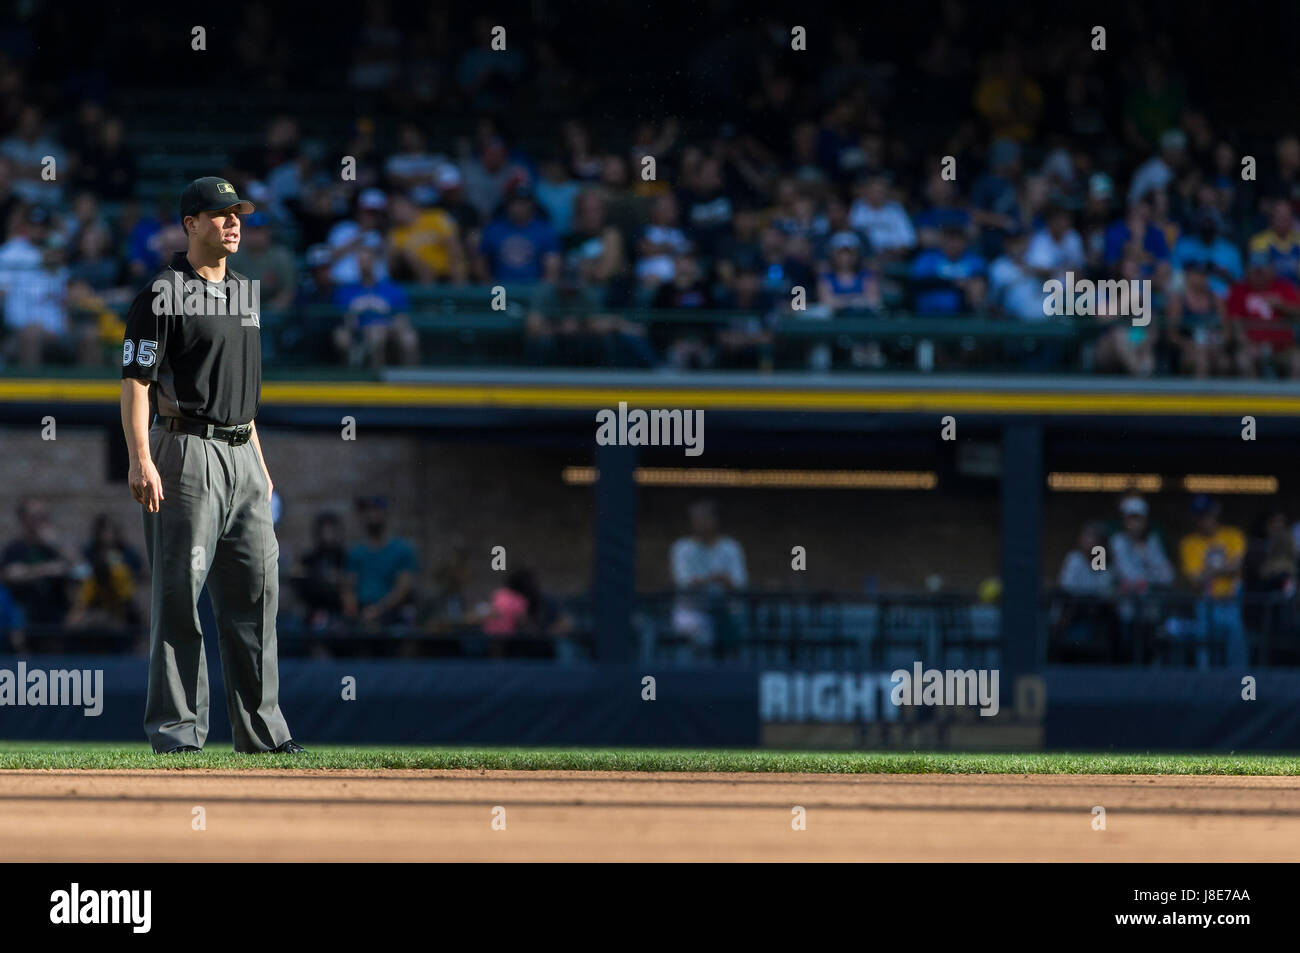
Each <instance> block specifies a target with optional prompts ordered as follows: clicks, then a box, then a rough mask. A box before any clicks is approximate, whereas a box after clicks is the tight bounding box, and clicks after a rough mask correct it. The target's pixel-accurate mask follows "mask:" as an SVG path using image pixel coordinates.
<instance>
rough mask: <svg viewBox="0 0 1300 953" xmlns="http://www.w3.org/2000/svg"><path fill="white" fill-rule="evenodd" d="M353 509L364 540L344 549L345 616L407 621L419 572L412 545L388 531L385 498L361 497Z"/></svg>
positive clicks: (382, 622)
mask: <svg viewBox="0 0 1300 953" xmlns="http://www.w3.org/2000/svg"><path fill="white" fill-rule="evenodd" d="M356 510H357V518H358V519H359V520H360V522H361V528H362V531H363V532H364V534H365V541H364V542H360V543H357V544H356V545H355V546H353V547H352V548H351V549H350V550H349V551H348V559H347V572H346V573H345V574H344V577H343V593H342V600H341V601H342V604H343V615H344V617H345V618H347V619H351V620H355V621H359V622H361V623H362V624H365V625H393V624H396V623H401V622H409V621H410V620H411V618H412V617H413V615H414V597H415V578H416V574H417V573H418V571H419V560H418V559H417V558H416V555H415V547H414V546H412V545H411V543H410V542H409V541H408V540H406V539H403V538H401V537H396V536H390V535H389V532H388V500H387V499H386V498H385V497H383V496H365V497H361V498H359V499H358V500H357V504H356Z"/></svg>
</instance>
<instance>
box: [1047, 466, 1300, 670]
mask: <svg viewBox="0 0 1300 953" xmlns="http://www.w3.org/2000/svg"><path fill="white" fill-rule="evenodd" d="M1297 579H1300V521H1295V522H1293V521H1292V519H1291V518H1290V517H1288V515H1287V514H1286V512H1285V511H1284V510H1281V509H1279V508H1276V507H1268V508H1265V509H1263V510H1260V511H1258V513H1257V515H1256V517H1255V520H1254V523H1253V524H1252V525H1251V526H1250V528H1249V531H1243V530H1242V529H1240V528H1239V527H1237V526H1234V525H1232V524H1231V523H1229V522H1226V521H1225V520H1224V519H1223V516H1222V506H1221V504H1220V503H1219V502H1218V501H1217V500H1215V499H1213V498H1211V497H1209V496H1207V495H1205V494H1195V495H1194V496H1193V497H1192V498H1191V503H1190V509H1189V513H1188V518H1187V526H1186V531H1185V532H1184V533H1183V534H1181V535H1180V536H1179V538H1178V540H1177V544H1176V545H1175V544H1174V541H1173V539H1172V538H1170V539H1169V540H1168V541H1166V539H1165V537H1164V536H1163V535H1162V534H1161V532H1160V531H1159V529H1157V528H1155V527H1153V526H1152V523H1151V519H1150V507H1149V505H1148V502H1147V500H1146V499H1145V498H1144V497H1143V496H1142V495H1141V494H1139V493H1136V492H1135V493H1129V494H1126V495H1124V496H1123V497H1122V498H1121V499H1120V501H1119V507H1118V512H1117V514H1116V516H1115V518H1114V519H1112V520H1109V521H1103V520H1098V521H1093V522H1089V523H1087V524H1086V525H1085V526H1084V527H1083V529H1082V530H1081V531H1080V533H1079V538H1078V542H1077V544H1076V545H1075V547H1074V548H1073V549H1071V550H1070V551H1069V552H1068V553H1067V554H1066V556H1065V559H1064V561H1063V562H1062V565H1061V569H1060V573H1059V575H1058V578H1057V592H1058V594H1059V595H1060V596H1062V597H1063V598H1061V599H1059V600H1058V601H1057V603H1056V604H1055V605H1054V606H1053V609H1052V612H1053V620H1052V621H1053V638H1054V646H1055V652H1056V655H1057V657H1058V659H1060V660H1075V661H1077V660H1081V659H1088V658H1090V659H1092V660H1094V661H1127V662H1132V663H1149V662H1151V661H1153V660H1157V661H1158V660H1160V658H1161V655H1162V652H1161V651H1160V650H1158V648H1157V643H1158V642H1164V643H1166V645H1167V646H1178V654H1180V655H1183V656H1185V657H1186V658H1185V660H1186V661H1189V662H1192V661H1194V663H1195V664H1196V665H1197V666H1198V667H1200V668H1205V667H1207V666H1208V665H1209V664H1210V663H1211V662H1212V661H1213V662H1216V663H1218V664H1222V663H1224V662H1226V663H1227V664H1230V665H1245V664H1248V663H1250V662H1252V661H1254V662H1260V661H1265V662H1267V661H1280V660H1282V655H1283V654H1285V655H1286V656H1287V657H1286V659H1285V660H1286V661H1288V662H1292V663H1293V662H1294V661H1296V658H1297V656H1296V650H1297V646H1296V639H1295V636H1296V634H1297V632H1300V616H1298V615H1297V611H1296V609H1297V607H1296V591H1297ZM1184 610H1186V611H1184ZM1265 637H1267V638H1268V640H1269V645H1268V646H1267V648H1268V649H1269V653H1268V654H1269V655H1270V658H1269V659H1262V658H1260V655H1261V654H1262V652H1261V651H1260V649H1261V648H1262V647H1264V646H1263V645H1262V643H1263V641H1264V639H1265ZM1166 654H1167V653H1166ZM1166 660H1168V659H1167V658H1166Z"/></svg>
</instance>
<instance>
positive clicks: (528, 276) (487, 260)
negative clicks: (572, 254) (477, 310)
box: [480, 185, 560, 284]
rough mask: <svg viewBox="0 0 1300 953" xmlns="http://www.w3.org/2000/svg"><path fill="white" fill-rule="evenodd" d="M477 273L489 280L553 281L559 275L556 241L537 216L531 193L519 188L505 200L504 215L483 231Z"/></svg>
mask: <svg viewBox="0 0 1300 953" xmlns="http://www.w3.org/2000/svg"><path fill="white" fill-rule="evenodd" d="M481 252H482V261H481V263H480V271H481V272H482V273H483V274H484V277H490V278H491V279H492V280H493V281H500V282H511V283H516V284H535V283H537V282H539V281H547V282H554V281H555V280H556V279H557V278H559V275H560V239H559V236H558V235H556V233H555V229H554V228H552V227H551V224H550V223H549V222H547V221H546V220H545V219H543V218H542V217H541V216H539V215H538V214H537V203H536V202H535V200H534V198H533V191H532V189H531V188H530V187H529V186H527V185H519V186H516V187H515V190H514V191H513V192H511V193H510V196H509V198H507V199H506V214H505V216H504V217H502V218H498V219H497V220H496V221H494V222H493V223H492V224H491V225H489V226H488V227H487V228H485V229H484V230H483V239H482V242H481Z"/></svg>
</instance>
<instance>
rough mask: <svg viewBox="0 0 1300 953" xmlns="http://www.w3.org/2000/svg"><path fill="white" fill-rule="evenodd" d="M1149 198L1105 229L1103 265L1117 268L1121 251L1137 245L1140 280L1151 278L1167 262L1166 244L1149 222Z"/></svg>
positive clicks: (1162, 234)
mask: <svg viewBox="0 0 1300 953" xmlns="http://www.w3.org/2000/svg"><path fill="white" fill-rule="evenodd" d="M1153 217H1154V216H1153V210H1152V207H1151V198H1150V197H1149V196H1144V197H1142V198H1140V199H1138V200H1136V201H1135V202H1133V203H1132V204H1131V205H1129V207H1128V214H1127V215H1126V216H1125V217H1124V218H1122V219H1120V220H1119V221H1117V222H1115V223H1113V224H1112V225H1111V226H1110V228H1108V229H1106V265H1107V267H1109V268H1116V267H1117V266H1118V265H1119V263H1120V261H1121V260H1122V259H1123V258H1124V251H1125V249H1126V248H1127V247H1128V246H1130V245H1136V246H1137V248H1136V251H1137V252H1138V260H1139V261H1140V262H1141V265H1142V277H1144V278H1150V277H1152V276H1153V275H1154V274H1155V271H1156V268H1157V267H1159V265H1160V264H1161V263H1162V262H1167V261H1169V242H1168V241H1167V240H1166V239H1165V233H1164V232H1162V231H1161V230H1160V229H1159V228H1157V227H1156V225H1155V222H1153V221H1152V218H1153Z"/></svg>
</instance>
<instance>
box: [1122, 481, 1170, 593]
mask: <svg viewBox="0 0 1300 953" xmlns="http://www.w3.org/2000/svg"><path fill="white" fill-rule="evenodd" d="M1119 514H1120V521H1121V522H1120V528H1119V530H1118V531H1117V532H1115V533H1113V534H1111V537H1110V559H1111V567H1112V568H1113V570H1114V572H1115V580H1116V586H1117V588H1118V590H1119V592H1120V593H1121V594H1124V595H1146V594H1147V593H1148V592H1150V591H1151V590H1153V589H1160V588H1165V587H1168V586H1172V585H1173V584H1174V581H1175V577H1174V567H1173V565H1172V564H1171V563H1170V562H1169V558H1168V557H1167V556H1166V555H1165V550H1164V546H1162V545H1161V543H1160V537H1159V536H1158V535H1156V534H1155V533H1154V532H1152V530H1151V524H1150V516H1149V508H1148V506H1147V501H1146V500H1144V499H1143V498H1142V497H1141V496H1139V495H1138V494H1136V493H1132V494H1129V495H1128V496H1125V497H1124V498H1123V499H1121V500H1120V501H1119Z"/></svg>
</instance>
